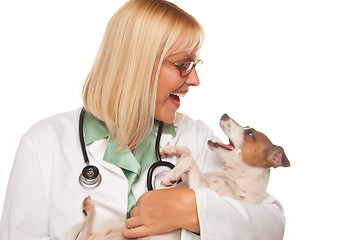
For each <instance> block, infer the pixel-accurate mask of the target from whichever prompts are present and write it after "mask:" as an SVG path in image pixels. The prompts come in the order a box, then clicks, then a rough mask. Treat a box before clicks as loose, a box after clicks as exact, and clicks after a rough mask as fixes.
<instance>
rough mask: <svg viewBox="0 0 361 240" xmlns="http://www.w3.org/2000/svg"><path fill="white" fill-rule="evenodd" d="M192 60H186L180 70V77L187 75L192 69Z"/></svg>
mask: <svg viewBox="0 0 361 240" xmlns="http://www.w3.org/2000/svg"><path fill="white" fill-rule="evenodd" d="M193 67H194V62H186V63H185V64H184V65H183V67H182V71H181V75H182V77H187V76H188V75H189V74H190V73H191V72H192V70H193Z"/></svg>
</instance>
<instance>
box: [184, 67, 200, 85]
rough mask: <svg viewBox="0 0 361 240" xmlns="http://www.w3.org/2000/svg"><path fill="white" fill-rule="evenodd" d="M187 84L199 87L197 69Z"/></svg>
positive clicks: (188, 78)
mask: <svg viewBox="0 0 361 240" xmlns="http://www.w3.org/2000/svg"><path fill="white" fill-rule="evenodd" d="M185 83H186V84H188V85H190V86H193V87H196V86H198V85H199V83H200V82H199V78H198V74H197V71H196V70H195V69H193V70H192V72H191V73H190V74H189V76H188V77H187V79H186V80H185Z"/></svg>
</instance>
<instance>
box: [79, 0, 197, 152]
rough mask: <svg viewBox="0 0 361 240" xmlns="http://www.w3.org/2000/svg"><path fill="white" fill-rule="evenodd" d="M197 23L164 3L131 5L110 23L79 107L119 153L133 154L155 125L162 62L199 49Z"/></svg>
mask: <svg viewBox="0 0 361 240" xmlns="http://www.w3.org/2000/svg"><path fill="white" fill-rule="evenodd" d="M202 41H203V29H202V27H201V26H200V24H199V23H198V22H197V20H196V19H195V18H194V17H192V16H191V15H189V14H187V13H186V12H185V11H183V10H182V9H180V8H178V7H177V6H176V5H174V4H172V3H169V2H167V1H164V0H130V1H128V2H127V3H125V4H124V5H123V6H122V7H121V8H120V9H119V10H118V11H117V12H116V13H115V14H114V16H113V17H112V18H111V19H110V21H109V23H108V26H107V28H106V31H105V34H104V36H103V40H102V43H101V45H100V48H99V50H98V53H97V56H96V59H95V61H94V63H93V66H92V68H91V70H90V73H89V75H88V77H87V79H86V81H85V84H84V87H83V96H82V97H83V104H84V107H85V109H86V110H87V111H88V112H89V113H90V114H92V115H93V116H94V117H96V118H98V119H100V120H101V121H103V122H104V123H105V124H106V126H107V127H108V129H109V131H110V134H111V137H112V138H113V139H115V141H116V145H117V146H118V147H120V148H124V147H126V146H129V147H130V148H131V149H134V148H135V147H136V146H137V145H138V144H139V143H140V142H141V141H142V140H143V139H144V138H145V137H146V136H148V135H149V133H150V131H151V129H152V127H153V124H154V112H155V100H156V90H157V82H158V75H159V72H160V68H161V65H162V62H163V61H164V59H166V58H167V57H168V56H170V55H172V54H175V53H177V52H183V51H189V52H191V51H193V50H194V49H199V48H200V46H201V44H202Z"/></svg>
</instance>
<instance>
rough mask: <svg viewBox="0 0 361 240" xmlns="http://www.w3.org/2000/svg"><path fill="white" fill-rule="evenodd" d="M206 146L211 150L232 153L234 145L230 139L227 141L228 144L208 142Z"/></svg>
mask: <svg viewBox="0 0 361 240" xmlns="http://www.w3.org/2000/svg"><path fill="white" fill-rule="evenodd" d="M208 146H209V147H211V148H223V149H224V150H227V151H232V150H233V149H234V145H233V143H232V141H231V140H230V139H229V144H223V143H219V142H215V141H212V140H209V141H208Z"/></svg>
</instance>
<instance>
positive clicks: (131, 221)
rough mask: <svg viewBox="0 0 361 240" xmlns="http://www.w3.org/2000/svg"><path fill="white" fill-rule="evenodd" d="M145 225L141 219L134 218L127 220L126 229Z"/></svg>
mask: <svg viewBox="0 0 361 240" xmlns="http://www.w3.org/2000/svg"><path fill="white" fill-rule="evenodd" d="M141 225H143V222H142V219H141V217H132V218H129V219H127V220H125V226H126V228H137V227H140V226H141Z"/></svg>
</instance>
